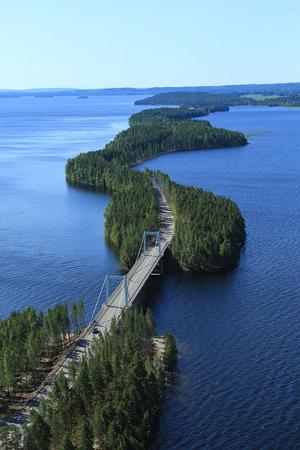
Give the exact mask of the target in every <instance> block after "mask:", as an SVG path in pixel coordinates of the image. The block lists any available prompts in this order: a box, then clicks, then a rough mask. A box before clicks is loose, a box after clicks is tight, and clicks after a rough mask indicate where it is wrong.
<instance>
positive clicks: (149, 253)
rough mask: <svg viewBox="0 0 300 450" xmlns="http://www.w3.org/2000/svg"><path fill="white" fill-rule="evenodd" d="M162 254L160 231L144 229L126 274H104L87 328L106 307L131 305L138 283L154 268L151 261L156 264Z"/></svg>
mask: <svg viewBox="0 0 300 450" xmlns="http://www.w3.org/2000/svg"><path fill="white" fill-rule="evenodd" d="M162 256H163V254H162V239H161V234H160V232H159V231H144V233H143V238H142V241H141V245H140V248H139V251H138V253H137V256H136V260H135V263H134V265H133V266H132V268H131V269H130V271H129V272H128V274H126V275H106V276H105V278H104V281H103V283H102V286H101V289H100V292H99V295H98V298H97V301H96V303H95V306H94V309H93V312H92V315H91V319H90V322H89V328H90V327H91V326H92V324H93V323H94V324H97V316H99V315H100V316H103V315H104V312H105V310H107V309H108V308H115V309H117V310H122V309H126V308H128V307H129V306H131V303H132V301H133V300H134V298H135V297H136V292H137V291H138V292H139V291H140V289H138V287H139V285H140V286H141V287H142V286H143V285H144V284H145V282H146V280H147V278H148V276H149V275H151V273H152V271H153V269H154V268H155V265H154V266H153V262H155V260H157V264H158V263H159V261H160V259H161V257H162ZM153 260H154V261H153ZM148 268H149V270H148ZM145 270H146V272H145ZM156 275H158V274H156ZM133 286H134V287H133ZM130 293H134V298H132V299H131V298H130ZM131 300H132V301H131ZM99 305H101V309H100V311H99V312H98V308H99ZM119 312H120V311H119ZM116 313H117V311H116ZM116 316H119V314H116Z"/></svg>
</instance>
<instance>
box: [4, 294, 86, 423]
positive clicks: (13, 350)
mask: <svg viewBox="0 0 300 450" xmlns="http://www.w3.org/2000/svg"><path fill="white" fill-rule="evenodd" d="M84 322H85V321H84V303H83V300H82V299H81V300H79V301H78V302H74V303H72V305H71V311H69V310H68V307H67V305H66V304H58V305H56V306H54V307H53V308H49V309H48V311H47V312H46V313H43V312H42V311H38V312H37V311H36V310H35V309H34V308H33V307H31V306H30V307H28V308H27V309H25V310H24V311H19V312H12V313H11V315H10V317H9V318H8V319H5V320H0V413H2V414H3V413H6V412H7V411H8V409H11V408H13V407H15V406H17V404H18V403H20V402H22V394H24V393H25V392H26V393H27V394H28V393H29V392H33V391H34V390H35V389H36V387H37V386H38V384H39V383H40V382H41V380H43V379H44V377H45V375H46V374H47V373H48V372H49V370H51V368H52V367H53V364H54V363H55V361H56V358H57V357H58V356H59V355H60V354H61V353H62V351H63V350H64V348H68V346H69V345H70V343H71V342H72V336H73V337H74V334H78V333H79V332H80V330H81V329H82V327H83V326H84ZM23 400H24V399H23Z"/></svg>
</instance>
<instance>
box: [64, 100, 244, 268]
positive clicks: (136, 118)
mask: <svg viewBox="0 0 300 450" xmlns="http://www.w3.org/2000/svg"><path fill="white" fill-rule="evenodd" d="M175 109H176V108H172V109H171V110H168V109H167V108H162V109H161V110H160V109H156V110H147V111H142V112H141V113H138V114H134V115H133V116H132V117H131V119H130V124H131V126H130V127H129V128H128V129H127V130H125V131H122V132H121V133H119V134H118V135H117V136H116V137H115V139H114V140H113V141H111V142H110V143H108V144H107V145H106V146H105V147H104V149H103V150H98V151H94V152H88V153H84V154H80V155H79V156H77V157H76V158H73V159H70V160H69V161H68V162H67V165H66V177H67V180H68V181H70V182H72V183H76V184H79V185H90V186H94V187H95V188H98V189H100V190H103V191H107V190H108V191H110V192H112V201H111V202H110V204H109V207H108V209H107V211H106V224H105V231H106V237H107V239H108V240H109V241H110V242H111V243H112V244H113V245H114V247H115V248H116V250H117V251H118V253H119V255H120V259H121V263H122V266H123V268H124V269H128V268H129V267H130V265H131V264H132V263H133V262H134V260H135V256H136V254H137V251H138V247H139V243H140V240H141V236H142V234H143V231H144V230H146V229H148V230H155V229H158V228H159V214H158V209H157V200H156V195H155V190H154V187H153V179H152V176H151V174H150V173H149V172H148V171H145V172H138V171H135V170H132V169H130V166H133V165H135V164H138V163H140V162H142V161H144V160H146V159H148V158H152V157H154V156H157V155H160V154H163V153H167V152H173V151H176V150H180V151H184V150H199V149H208V148H217V147H233V146H242V145H245V144H246V143H247V140H246V138H245V136H244V135H243V134H242V133H239V132H236V131H228V130H225V129H221V128H214V127H212V126H211V124H210V123H209V122H208V121H203V120H186V119H187V118H191V117H196V116H199V114H201V115H203V114H204V112H205V111H207V109H204V110H202V109H201V111H200V110H197V111H194V112H193V113H190V112H189V111H188V110H187V109H184V110H181V109H180V108H179V109H177V111H175ZM182 188H183V187H182ZM179 189H180V187H179V185H177V191H178V190H179ZM183 189H185V188H183ZM185 192H187V191H186V190H185ZM191 192H192V191H191ZM193 192H194V194H193V195H190V201H189V208H190V215H189V216H190V221H191V224H190V225H188V224H187V222H185V221H184V220H182V221H181V222H179V221H178V222H177V226H176V229H175V241H174V242H177V245H173V246H172V247H171V251H172V253H173V256H174V257H175V258H176V259H177V261H178V263H179V265H180V266H181V268H182V269H184V270H193V271H208V272H215V271H222V270H227V269H229V268H231V267H233V266H234V265H235V264H236V262H237V261H238V255H239V251H237V242H239V245H241V244H242V243H243V242H244V238H241V235H240V234H241V229H242V232H243V233H245V231H244V222H243V219H242V217H241V215H240V212H239V210H238V208H237V206H236V205H235V204H234V203H233V202H231V200H229V199H225V198H222V199H221V198H220V197H216V196H214V195H213V194H210V195H208V194H207V195H206V196H204V195H203V191H202V190H201V189H194V191H193ZM221 204H223V205H224V206H222V208H220V205H221ZM200 206H201V208H200V210H201V212H202V213H203V214H204V217H203V218H202V219H201V221H200V222H199V218H198V216H196V215H195V214H194V212H195V210H196V209H197V208H199V207H200ZM193 214H194V216H193ZM237 218H239V220H238V219H237ZM204 224H206V225H207V226H208V228H207V239H206V241H205V246H204V244H203V242H204V241H203V239H204V238H203V230H204ZM212 224H214V226H213V230H214V238H213V239H210V237H211V236H212V234H210V229H211V226H212ZM237 224H238V225H237ZM236 225H237V228H236V229H235V226H236ZM188 227H190V228H191V229H193V233H192V234H191V233H190V232H187V233H186V231H189V229H190V228H188ZM224 230H226V231H224ZM228 230H230V231H228ZM185 233H186V236H187V237H188V236H189V239H190V241H185V243H186V244H188V246H187V248H190V246H191V245H192V246H194V244H195V243H196V242H197V243H198V244H199V242H201V243H202V244H201V245H200V244H199V245H198V244H197V245H196V247H195V251H198V250H199V252H200V253H199V254H198V257H197V258H196V259H195V258H194V257H192V256H191V262H190V263H189V262H188V261H187V259H188V258H189V256H188V254H187V255H185V257H181V256H179V252H178V251H175V249H176V248H177V249H178V248H179V246H180V236H181V235H184V234H185ZM204 247H205V252H204V251H203V250H204ZM186 251H187V250H186ZM182 252H184V250H182ZM190 255H191V253H190Z"/></svg>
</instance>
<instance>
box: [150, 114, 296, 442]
mask: <svg viewBox="0 0 300 450" xmlns="http://www.w3.org/2000/svg"><path fill="white" fill-rule="evenodd" d="M210 120H211V122H212V124H213V125H215V126H220V127H224V128H231V129H238V130H240V131H243V132H245V133H249V134H250V136H249V137H248V139H249V142H250V145H248V146H246V147H243V148H235V149H224V150H213V151H202V152H189V153H177V154H172V155H166V156H162V157H160V158H157V159H155V160H151V161H148V162H147V163H146V164H144V166H146V167H149V168H152V169H154V168H155V169H160V170H162V171H164V172H167V173H168V174H169V175H170V176H171V177H172V178H173V179H174V180H176V181H178V182H180V183H185V184H190V185H194V186H201V187H203V188H205V189H209V190H212V191H214V192H216V193H218V194H222V195H226V196H229V197H231V198H232V199H234V200H236V201H237V202H238V204H239V206H240V208H241V211H242V214H243V216H244V217H245V219H246V223H247V243H246V247H245V250H244V252H243V253H242V256H241V262H240V265H239V267H238V268H237V269H236V270H235V271H234V272H233V273H231V274H228V275H224V276H218V277H214V276H210V277H209V276H207V277H199V276H198V277H197V276H186V275H181V276H178V275H176V276H175V275H174V276H171V275H170V276H168V277H166V278H165V279H164V281H163V283H162V284H161V286H160V289H159V290H158V291H157V293H156V294H155V295H154V299H153V307H154V312H155V317H156V318H157V322H158V326H159V331H161V332H163V331H165V330H170V331H171V332H172V333H173V334H174V335H175V337H176V339H177V342H178V346H179V349H180V354H179V371H180V377H179V382H178V383H177V384H175V385H174V386H173V387H171V388H170V389H168V392H167V399H166V402H165V406H164V413H163V417H162V420H161V424H160V430H159V439H158V445H159V447H160V448H161V449H169V448H171V449H222V450H224V449H228V450H232V449H236V450H238V449H242V448H243V449H270V450H274V449H280V450H283V449H296V448H300V277H299V267H300V251H299V247H300V246H299V244H300V237H299V236H300V233H299V232H300V229H299V228H300V227H299V219H300V212H299V206H300V177H299V171H300V127H299V125H300V110H299V109H280V108H276V109H267V108H245V107H243V108H233V109H231V111H230V112H229V113H217V114H214V115H212V116H211V117H210Z"/></svg>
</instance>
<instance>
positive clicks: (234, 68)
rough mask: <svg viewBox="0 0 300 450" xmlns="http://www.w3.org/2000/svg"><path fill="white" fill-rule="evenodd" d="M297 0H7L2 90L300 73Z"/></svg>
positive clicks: (1, 6)
mask: <svg viewBox="0 0 300 450" xmlns="http://www.w3.org/2000/svg"><path fill="white" fill-rule="evenodd" d="M299 21H300V1H299V0H284V1H283V0H273V1H269V0H260V1H259V0H252V1H250V0H249V1H248V0H246V1H241V0H160V1H158V0H127V1H123V0H110V1H107V0H2V1H1V3H0V57H1V70H0V89H5V88H32V87H81V88H89V87H99V88H102V87H122V86H133V87H147V86H184V85H186V86H187V85H218V84H238V83H267V82H269V83H271V82H286V81H300V58H299V42H300V27H299Z"/></svg>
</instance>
